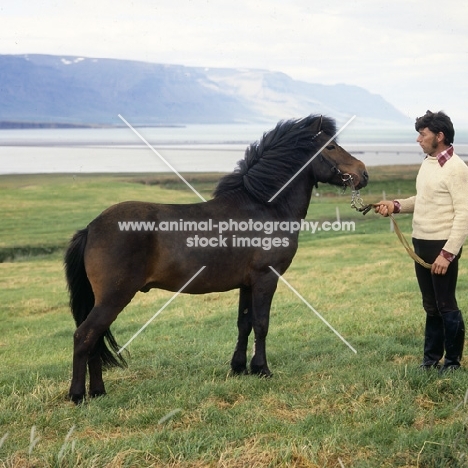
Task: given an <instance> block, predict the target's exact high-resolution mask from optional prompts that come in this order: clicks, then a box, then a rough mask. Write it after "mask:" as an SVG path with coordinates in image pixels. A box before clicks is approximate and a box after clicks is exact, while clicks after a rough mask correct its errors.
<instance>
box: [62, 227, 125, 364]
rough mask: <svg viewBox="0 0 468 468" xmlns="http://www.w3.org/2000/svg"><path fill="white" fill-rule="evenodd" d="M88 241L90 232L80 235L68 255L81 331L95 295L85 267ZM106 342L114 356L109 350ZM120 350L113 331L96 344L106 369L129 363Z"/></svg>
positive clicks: (73, 302)
mask: <svg viewBox="0 0 468 468" xmlns="http://www.w3.org/2000/svg"><path fill="white" fill-rule="evenodd" d="M87 239H88V229H87V228H86V229H82V230H80V231H77V232H76V233H75V235H74V236H73V238H72V239H71V241H70V244H69V246H68V249H67V251H66V253H65V275H66V278H67V285H68V291H69V293H70V309H71V312H72V315H73V318H74V319H75V323H76V326H77V327H79V326H80V325H81V324H82V323H83V322H84V321H85V320H86V317H87V316H88V315H89V313H90V312H91V309H92V308H93V307H94V293H93V290H92V288H91V283H90V282H89V279H88V276H87V274H86V269H85V264H84V251H85V247H86V242H87ZM104 338H105V339H106V341H107V344H108V345H109V347H110V348H111V350H112V351H113V352H112V351H111V350H110V349H109V348H108V347H107V345H106V343H105V341H104ZM119 348H120V347H119V345H118V344H117V342H116V341H115V338H114V336H113V335H112V333H111V331H110V329H107V330H106V331H105V332H104V334H103V335H102V336H101V337H100V338H99V340H98V342H97V344H96V347H95V351H94V356H96V355H99V356H100V358H101V360H102V363H103V365H104V366H105V367H112V366H118V367H125V366H126V365H127V363H126V361H125V359H124V357H123V356H122V355H121V354H118V350H119ZM114 353H115V355H114Z"/></svg>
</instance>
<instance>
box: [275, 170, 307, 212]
mask: <svg viewBox="0 0 468 468" xmlns="http://www.w3.org/2000/svg"><path fill="white" fill-rule="evenodd" d="M298 179H299V180H298V181H297V183H295V182H296V181H295V180H294V181H292V182H291V185H292V186H291V188H290V189H289V190H287V189H286V190H287V191H286V190H285V192H286V193H285V194H284V200H283V204H284V208H285V211H286V212H287V213H288V216H289V217H290V218H292V219H296V220H300V219H304V218H305V216H306V214H307V210H308V208H309V204H310V199H311V197H312V189H313V185H312V184H310V183H309V184H307V183H305V182H303V181H304V178H299V177H298ZM301 179H302V180H301ZM301 182H303V183H301ZM293 184H294V185H293ZM278 196H281V194H280V195H278Z"/></svg>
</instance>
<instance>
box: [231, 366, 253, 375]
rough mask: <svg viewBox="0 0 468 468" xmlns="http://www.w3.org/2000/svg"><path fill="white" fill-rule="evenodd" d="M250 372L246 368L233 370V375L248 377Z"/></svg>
mask: <svg viewBox="0 0 468 468" xmlns="http://www.w3.org/2000/svg"><path fill="white" fill-rule="evenodd" d="M248 373H249V371H248V370H247V367H244V368H242V369H240V368H238V369H234V368H231V375H248Z"/></svg>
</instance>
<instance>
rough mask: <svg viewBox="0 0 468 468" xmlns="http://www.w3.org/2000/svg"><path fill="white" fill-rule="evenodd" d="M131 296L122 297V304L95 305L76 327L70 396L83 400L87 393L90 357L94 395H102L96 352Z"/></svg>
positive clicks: (100, 374)
mask: <svg viewBox="0 0 468 468" xmlns="http://www.w3.org/2000/svg"><path fill="white" fill-rule="evenodd" d="M132 297H133V296H132ZM130 300H131V297H130V298H129V299H128V300H125V301H122V302H121V303H120V304H119V305H117V304H116V303H114V304H113V303H110V304H107V305H95V306H94V307H93V309H92V310H91V312H90V313H89V315H88V317H87V318H86V320H85V321H84V322H83V323H82V324H81V325H80V326H79V327H78V328H77V329H76V331H75V334H74V337H73V338H74V344H73V377H72V382H71V385H70V392H69V396H70V399H71V400H72V401H74V402H75V403H81V402H82V401H83V399H84V397H85V392H86V389H85V385H86V366H87V364H88V361H89V370H90V395H92V396H98V395H103V394H105V388H104V382H103V379H102V362H101V358H100V356H99V355H98V354H96V355H95V356H93V351H94V350H95V348H96V344H97V343H98V341H99V338H101V336H102V335H103V334H104V333H105V332H106V331H107V330H108V328H109V327H110V326H111V324H112V322H113V321H114V320H115V319H116V318H117V315H118V314H119V313H120V312H121V311H122V309H123V308H124V307H125V306H126V305H127V304H128V303H129V302H130ZM109 302H110V301H109Z"/></svg>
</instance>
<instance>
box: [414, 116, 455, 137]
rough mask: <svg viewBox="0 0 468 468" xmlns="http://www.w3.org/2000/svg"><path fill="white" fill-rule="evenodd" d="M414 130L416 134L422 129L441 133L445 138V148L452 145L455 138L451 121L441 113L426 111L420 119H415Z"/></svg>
mask: <svg viewBox="0 0 468 468" xmlns="http://www.w3.org/2000/svg"><path fill="white" fill-rule="evenodd" d="M414 128H415V129H416V131H417V132H419V131H420V130H422V129H423V128H428V129H429V130H430V131H431V132H432V133H439V132H442V133H443V134H444V136H445V139H444V144H445V145H447V146H449V145H451V144H452V143H453V138H454V137H455V130H454V129H453V124H452V121H451V120H450V117H449V116H448V115H447V114H445V113H444V112H442V111H439V112H431V111H429V110H428V111H426V113H425V114H424V115H423V116H422V117H417V118H416V123H415V124H414Z"/></svg>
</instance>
